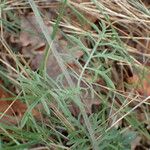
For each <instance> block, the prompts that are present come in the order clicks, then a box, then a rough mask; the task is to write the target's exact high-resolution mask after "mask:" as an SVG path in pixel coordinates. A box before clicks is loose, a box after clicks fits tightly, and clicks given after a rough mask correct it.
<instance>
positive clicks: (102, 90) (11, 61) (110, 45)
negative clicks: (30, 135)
mask: <svg viewBox="0 0 150 150" xmlns="http://www.w3.org/2000/svg"><path fill="white" fill-rule="evenodd" d="M31 2H32V0H31V1H30V2H25V1H18V2H17V1H15V0H13V1H8V2H4V4H5V3H6V4H5V5H6V6H3V7H4V8H3V13H2V14H1V18H2V19H3V20H4V21H3V22H2V23H1V29H0V31H1V42H2V44H1V46H0V66H1V67H2V68H3V69H4V70H5V71H6V72H7V76H8V77H9V78H8V79H10V80H13V81H15V82H16V84H20V85H21V86H20V87H19V88H22V89H21V90H24V91H23V92H24V95H26V94H29V96H31V97H32V96H33V97H34V98H35V99H37V101H38V102H37V103H36V101H35V103H34V101H32V100H31V101H30V99H29V100H28V101H29V102H30V103H31V106H34V107H33V108H32V107H31V108H32V111H31V112H32V115H33V117H35V118H36V121H37V122H38V121H40V122H42V123H45V124H44V125H43V124H42V125H43V128H45V127H47V129H50V130H52V131H54V132H55V133H56V132H59V136H60V135H61V136H60V137H61V138H60V137H59V140H58V141H61V142H60V143H61V144H60V143H59V142H58V141H57V136H58V135H53V134H51V136H49V137H47V139H48V142H49V141H50V142H52V149H57V148H62V149H69V148H70V147H71V148H72V147H73V146H74V145H75V146H76V144H74V141H73V140H74V139H73V138H74V137H73V135H70V136H69V134H70V131H71V132H74V130H75V129H78V127H77V126H76V125H74V124H72V122H73V121H74V119H77V120H78V125H79V126H83V127H84V124H85V125H86V129H85V130H87V129H88V130H89V131H90V130H91V129H90V125H89V123H91V122H92V121H93V120H94V119H95V118H94V117H96V115H97V114H98V113H100V112H101V113H102V114H103V116H102V117H101V120H102V121H103V118H105V117H106V118H105V120H104V121H103V122H101V120H99V121H98V122H96V123H97V124H98V125H97V124H94V123H93V126H94V125H95V126H100V125H101V127H103V124H104V123H106V127H105V128H104V129H105V130H106V132H107V131H108V134H109V130H111V129H115V131H116V130H119V129H122V128H124V130H125V131H127V132H128V133H130V132H131V131H134V132H137V133H138V136H137V137H136V138H135V140H133V142H132V143H131V149H132V150H138V149H145V150H146V149H149V148H150V143H149V141H150V136H149V135H148V134H149V133H150V120H149V117H150V112H149V110H150V107H149V102H150V101H149V100H147V101H144V100H145V99H146V98H147V97H149V96H150V82H149V79H150V73H149V66H150V61H149V57H150V41H149V40H150V38H149V36H150V26H149V25H150V21H149V18H150V3H149V2H148V1H146V0H137V1H135V0H123V1H122V0H119V1H118V0H98V1H97V0H68V1H67V2H66V3H65V1H64V3H63V2H61V1H57V0H45V1H36V5H37V6H38V9H39V11H40V15H41V17H42V19H43V25H44V27H46V28H47V29H48V30H47V31H48V33H47V34H48V35H49V36H54V37H55V39H54V40H52V44H54V46H55V48H56V50H57V52H58V54H59V55H60V56H61V58H62V63H64V65H65V67H66V69H67V71H68V72H63V71H62V69H61V66H60V65H59V63H58V62H57V59H56V58H55V57H54V54H53V53H52V51H51V50H50V48H51V45H48V43H47V41H46V39H45V37H44V33H43V31H42V29H41V26H40V23H39V20H38V19H37V18H36V15H37V14H35V11H33V8H32V9H31V6H32V5H31ZM62 6H64V10H63V9H62ZM61 11H62V12H63V13H62V12H61ZM61 13H62V14H61ZM59 15H60V16H61V15H62V16H61V17H60V18H59ZM59 19H60V20H59ZM57 21H58V22H57ZM57 23H58V24H57ZM10 24H11V25H10ZM53 31H55V32H53ZM100 35H103V37H102V38H101V39H99V38H100V37H99V36H100ZM98 40H99V43H97V41H98ZM98 44H99V45H98ZM95 45H97V46H95ZM48 50H49V51H48ZM47 53H48V55H49V56H48V57H46V54H47ZM16 60H18V61H16ZM45 60H46V61H45ZM18 62H19V63H18ZM42 64H43V66H42ZM41 66H42V67H43V68H44V67H45V68H46V71H47V75H46V76H44V75H43V76H42V75H41V74H40V73H41V72H40V69H39V68H40V67H41ZM45 68H44V69H45ZM29 70H30V71H33V72H34V73H31V74H30V71H29ZM145 70H146V71H145ZM1 72H3V70H2V71H1ZM18 72H19V73H18ZM39 72H40V73H39ZM1 74H2V76H4V74H3V73H1ZM1 74H0V75H1ZM39 74H40V75H41V76H40V77H39ZM66 74H67V75H68V74H69V76H70V79H71V81H73V84H74V85H75V87H78V90H77V91H76V89H75V87H69V85H68V83H67V80H66V79H65V77H64V76H65V75H66ZM20 76H21V77H22V76H23V79H24V80H25V81H22V80H20V78H21V77H20ZM47 76H49V77H47ZM0 77H1V76H0ZM47 78H48V79H47ZM49 78H50V79H49ZM26 79H28V82H27V81H26ZM43 79H45V80H43ZM47 80H48V81H50V84H49V83H48V81H47ZM35 81H36V82H37V83H35ZM52 81H54V82H52ZM30 82H31V83H30ZM2 83H3V80H2V82H1V84H2ZM41 83H43V86H42V85H41ZM32 84H33V86H32ZM34 84H35V86H34ZM27 85H28V86H27ZM3 86H5V85H4V84H3ZM23 86H25V88H26V89H24V88H23ZM19 88H18V87H17V86H16V87H14V89H15V90H14V93H15V94H18V91H19V90H20V89H19ZM47 88H50V89H47ZM71 88H74V89H73V90H72V89H71ZM9 90H12V89H11V88H10V89H9ZM46 90H48V91H46ZM71 90H72V91H71ZM32 92H33V93H32ZM44 92H45V93H44ZM59 92H60V93H59ZM63 92H64V93H63ZM70 93H71V94H72V95H71V94H70ZM32 94H33V95H32ZM42 94H43V95H42ZM48 94H51V95H49V96H47V95H48ZM41 95H42V96H41ZM70 95H71V96H72V97H73V99H75V100H72V97H71V96H70ZM76 95H78V96H79V98H81V102H82V104H83V106H84V107H82V108H84V109H83V113H85V114H82V110H81V109H80V103H79V102H78V97H77V96H76ZM40 96H41V97H40ZM11 97H12V96H11V95H10V94H8V93H7V92H5V91H4V90H3V89H2V88H0V99H1V100H0V113H1V115H0V123H6V124H9V125H11V124H12V125H19V124H20V122H21V121H22V120H23V121H24V122H25V119H24V118H26V116H25V114H26V112H27V110H28V109H29V108H30V106H27V105H26V104H25V103H23V102H22V101H21V100H18V99H17V100H13V101H10V100H5V99H7V98H8V99H9V98H11ZM39 99H41V101H39ZM143 101H144V102H143ZM142 102H143V103H142ZM38 103H41V104H40V109H41V110H42V112H44V113H43V114H41V113H39V112H38V111H37V110H36V109H35V108H36V106H37V105H38ZM78 103H79V104H78ZM139 104H140V105H139ZM138 105H139V107H136V106H138ZM81 106H82V105H81ZM66 107H67V108H66ZM62 108H64V110H62ZM102 108H103V109H102ZM135 108H136V109H135ZM65 109H66V110H65ZM43 110H44V111H43ZM130 110H131V113H129V114H128V112H130ZM68 111H69V113H68ZM97 112H98V113H97ZM46 113H47V114H48V115H46ZM67 113H68V114H67ZM132 114H133V116H134V115H135V117H133V116H132ZM41 115H43V116H42V118H40V119H39V116H41ZM84 115H85V116H86V115H87V116H86V117H88V116H90V117H89V118H90V119H89V120H90V121H89V122H88V123H87V122H86V119H85V118H86V117H85V116H84ZM94 115H95V116H94ZM51 116H52V119H51V120H49V117H51ZM54 116H55V119H54V118H53V117H54ZM72 116H73V117H74V119H70V118H71V117H72ZM56 118H57V119H58V120H59V121H61V123H59V122H58V120H56ZM97 118H98V115H97ZM69 119H70V120H69ZM92 119H93V120H92ZM141 122H142V123H141ZM130 123H131V125H130ZM134 123H135V125H136V126H135V127H134ZM24 124H25V123H24ZM74 126H75V127H74ZM23 127H24V126H23ZM142 127H143V129H141V128H142ZM37 128H38V126H37ZM79 128H80V127H79ZM93 128H94V127H93ZM47 129H46V130H47ZM29 130H32V129H29ZM33 130H34V129H33ZM57 130H58V131H57ZM82 130H83V129H82ZM95 130H96V131H97V129H96V127H95ZM95 130H94V132H96V131H95ZM101 130H102V129H101ZM125 131H123V133H124V132H125ZM138 131H139V132H138ZM79 132H80V131H79ZM99 133H102V132H101V131H97V133H96V134H94V135H93V133H92V132H91V133H90V134H89V135H88V136H91V137H90V138H89V139H90V140H91V139H92V140H93V138H94V140H97V139H100V138H101V137H103V134H99ZM82 134H83V133H82V132H81V134H80V133H79V134H78V133H74V135H77V136H78V138H79V139H80V137H82ZM111 134H112V135H113V134H114V133H113V131H112V133H111ZM111 134H110V135H108V136H110V137H111V136H112V135H111ZM66 135H67V136H66ZM92 135H93V137H92ZM44 136H45V135H44ZM71 136H72V137H71ZM86 136H87V135H86ZM88 136H87V137H88ZM87 137H86V138H87ZM112 137H113V136H112ZM112 137H111V138H112ZM118 137H119V135H118ZM69 138H70V139H71V140H72V141H73V142H72V141H71V140H70V141H71V142H72V143H71V142H70V141H69ZM86 138H85V143H86ZM47 139H46V140H45V141H44V140H43V138H42V140H43V141H44V142H42V144H41V145H44V146H45V145H46V144H45V143H48V142H47ZM62 139H63V140H62ZM112 139H113V138H112ZM116 139H117V137H116ZM92 140H91V141H92ZM117 140H118V141H119V139H117ZM120 140H121V138H120ZM87 141H88V140H87ZM91 141H88V142H87V143H86V144H87V145H88V146H89V147H90V148H89V147H88V148H87V147H86V148H87V149H92V148H91V147H92V146H93V147H94V144H93V145H92V144H91V143H90V142H91ZM108 141H109V140H108ZM108 141H105V139H104V141H103V143H104V145H105V143H107V142H108ZM110 141H111V139H110ZM21 142H22V141H21ZM69 142H70V143H69ZM92 142H93V141H92ZM22 143H25V141H23V142H22ZM43 143H44V144H43ZM54 143H56V144H54ZM57 143H59V144H60V145H59V144H58V145H57ZM68 143H69V144H68ZM110 143H111V142H110ZM110 143H109V144H110ZM114 143H115V142H114ZM36 144H37V143H36ZM111 144H112V143H111ZM37 145H38V144H37ZM37 145H35V147H36V146H37ZM41 145H40V144H39V145H38V146H39V148H40V146H41ZM87 145H86V146H87ZM38 146H37V147H38ZM46 146H47V145H46ZM57 146H58V147H57ZM59 146H60V147H59ZM95 147H96V146H95ZM44 148H46V147H44ZM76 148H78V149H79V148H80V149H81V147H78V146H77V147H76ZM84 148H85V147H84ZM95 149H96V148H95ZM103 149H104V150H105V147H103ZM106 149H107V148H106Z"/></svg>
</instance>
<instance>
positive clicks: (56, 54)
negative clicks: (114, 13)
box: [28, 0, 98, 150]
mask: <svg viewBox="0 0 150 150" xmlns="http://www.w3.org/2000/svg"><path fill="white" fill-rule="evenodd" d="M28 1H29V4H30V5H31V8H32V10H33V12H34V14H35V17H36V20H37V21H38V23H39V26H40V28H41V30H42V32H43V34H44V36H45V38H46V40H47V42H48V44H49V46H50V48H51V50H52V53H53V55H54V57H55V58H56V60H57V62H58V64H59V66H60V68H61V69H62V71H63V73H64V75H65V77H66V79H67V82H68V84H69V86H70V87H75V86H74V83H73V81H72V79H71V77H70V75H69V73H68V71H67V69H66V67H65V65H64V63H63V60H62V58H61V56H60V55H59V53H58V51H57V49H56V47H55V44H54V41H53V40H52V39H51V37H50V35H49V34H48V29H47V27H46V26H45V25H44V22H43V19H42V17H41V15H40V13H39V10H38V8H37V5H36V4H35V2H34V1H33V0H28ZM49 53H50V49H48V52H47V54H49ZM45 61H46V60H45ZM76 97H77V98H75V99H76V100H78V101H81V100H80V98H79V97H78V96H76ZM78 106H79V105H78ZM79 108H80V110H81V113H82V115H83V118H84V121H85V124H86V126H87V129H88V131H89V134H90V138H91V142H92V145H93V148H94V150H98V145H97V142H96V139H95V137H94V131H93V129H92V126H91V124H90V121H89V119H88V116H87V114H86V111H85V108H84V107H81V106H79Z"/></svg>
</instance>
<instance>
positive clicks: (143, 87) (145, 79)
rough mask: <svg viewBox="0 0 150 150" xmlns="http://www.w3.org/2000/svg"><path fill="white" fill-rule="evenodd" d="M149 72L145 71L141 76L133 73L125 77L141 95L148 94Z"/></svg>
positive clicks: (149, 84)
mask: <svg viewBox="0 0 150 150" xmlns="http://www.w3.org/2000/svg"><path fill="white" fill-rule="evenodd" d="M149 79H150V73H146V74H144V75H143V76H140V75H138V74H134V75H133V76H132V77H129V78H128V79H127V82H128V83H129V84H133V85H134V89H135V90H136V91H137V92H139V93H140V94H141V95H143V96H150V82H149Z"/></svg>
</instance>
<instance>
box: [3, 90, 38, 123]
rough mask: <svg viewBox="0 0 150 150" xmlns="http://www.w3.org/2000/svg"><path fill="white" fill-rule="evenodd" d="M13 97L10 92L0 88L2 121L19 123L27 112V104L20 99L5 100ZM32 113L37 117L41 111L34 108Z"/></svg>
mask: <svg viewBox="0 0 150 150" xmlns="http://www.w3.org/2000/svg"><path fill="white" fill-rule="evenodd" d="M11 97H12V96H11V95H10V94H8V93H6V92H5V91H4V90H3V89H2V88H0V122H3V123H7V124H18V123H19V121H20V120H21V118H22V117H23V115H24V113H25V112H26V110H27V106H26V104H24V103H22V102H21V101H20V100H15V101H10V100H3V99H6V98H11ZM32 114H33V116H34V117H36V118H38V117H39V112H38V111H36V110H34V109H33V111H32Z"/></svg>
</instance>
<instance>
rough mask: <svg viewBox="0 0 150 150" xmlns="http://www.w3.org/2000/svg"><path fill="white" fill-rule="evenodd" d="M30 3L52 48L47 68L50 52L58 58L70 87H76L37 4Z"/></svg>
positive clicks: (31, 1) (30, 1)
mask: <svg viewBox="0 0 150 150" xmlns="http://www.w3.org/2000/svg"><path fill="white" fill-rule="evenodd" d="M28 1H29V4H30V5H31V8H32V10H33V12H34V15H35V18H36V20H37V22H38V24H39V26H40V28H41V30H42V32H43V34H44V36H45V38H46V40H47V42H48V44H49V46H50V48H49V49H48V50H47V52H46V53H47V56H46V59H45V67H46V64H47V60H48V56H49V53H50V51H52V53H53V55H54V57H55V58H56V61H57V63H58V64H59V66H60V68H61V70H62V71H63V73H64V75H65V78H66V80H67V82H68V84H69V86H70V87H72V86H74V84H73V81H72V79H71V77H70V75H69V73H68V71H67V69H66V67H65V65H64V63H63V60H62V58H61V56H60V55H59V53H58V51H57V49H56V46H55V43H54V40H52V38H51V37H50V35H49V34H48V33H49V32H48V28H47V27H46V26H45V24H44V22H43V19H42V17H41V15H40V13H39V10H38V8H37V5H36V4H35V2H34V1H33V0H28ZM45 70H46V69H45Z"/></svg>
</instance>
